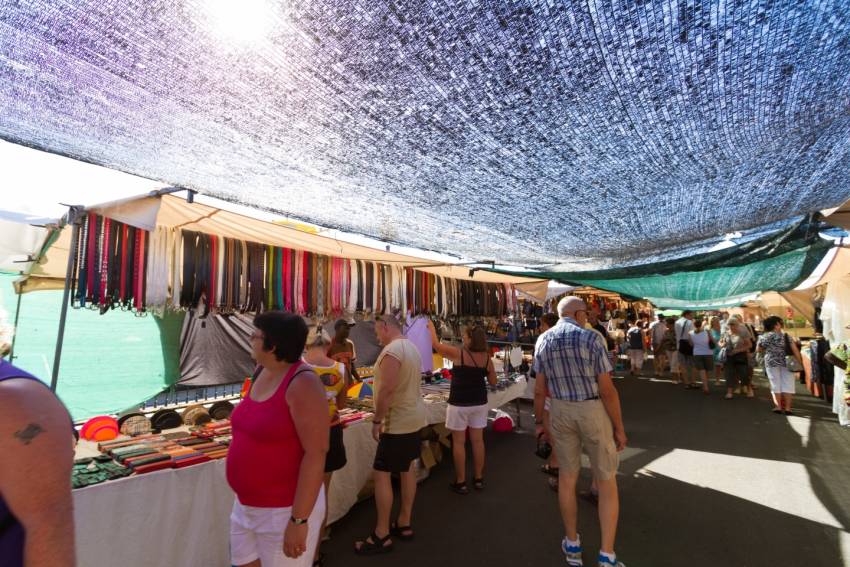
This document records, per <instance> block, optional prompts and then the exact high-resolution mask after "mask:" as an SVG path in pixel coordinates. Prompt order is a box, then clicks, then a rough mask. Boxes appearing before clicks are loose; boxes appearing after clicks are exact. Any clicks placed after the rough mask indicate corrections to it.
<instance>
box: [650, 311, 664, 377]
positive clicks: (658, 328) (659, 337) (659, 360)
mask: <svg viewBox="0 0 850 567" xmlns="http://www.w3.org/2000/svg"><path fill="white" fill-rule="evenodd" d="M657 317H658V319H657V320H656V321H653V322H652V324H651V325H650V326H649V344H650V348H651V349H652V367H653V371H654V372H655V375H656V376H661V375H662V374H664V367H665V366H666V365H667V364H666V363H667V361H666V358H667V352H666V351H665V350H664V348H663V343H664V333H666V332H667V324H666V323H665V322H664V315H662V314H661V312H659V313H658V314H657Z"/></svg>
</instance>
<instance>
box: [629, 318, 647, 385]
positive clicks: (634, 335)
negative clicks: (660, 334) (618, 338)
mask: <svg viewBox="0 0 850 567" xmlns="http://www.w3.org/2000/svg"><path fill="white" fill-rule="evenodd" d="M626 344H627V345H628V347H629V362H630V364H629V373H630V374H631V375H632V376H639V375H640V371H641V369H642V368H643V347H644V342H643V330H642V329H641V328H640V327H639V326H638V324H637V321H635V319H634V318H630V319H629V329H628V331H626Z"/></svg>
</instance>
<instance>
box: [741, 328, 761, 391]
mask: <svg viewBox="0 0 850 567" xmlns="http://www.w3.org/2000/svg"><path fill="white" fill-rule="evenodd" d="M743 328H744V329H746V331H747V333H748V334H749V335H750V352H748V353H747V375H748V376H749V379H750V389H751V390H753V391H755V389H756V383H755V380H754V379H753V374H754V372H755V369H756V346H757V345H758V336H759V335H758V332H757V331H756V327H755V324H754V321H753V316H752V315H749V314H748V315H747V321H746V323H744V324H743Z"/></svg>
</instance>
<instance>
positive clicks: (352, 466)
mask: <svg viewBox="0 0 850 567" xmlns="http://www.w3.org/2000/svg"><path fill="white" fill-rule="evenodd" d="M524 390H525V379H524V378H520V379H518V380H517V381H516V382H515V383H513V384H511V385H510V386H509V387H507V388H505V389H504V390H498V391H496V392H491V393H490V395H489V403H488V406H489V407H490V408H491V409H494V408H497V407H500V406H502V405H504V404H506V403H508V402H510V401H511V400H514V399H516V398H518V397H519V396H521V395H522V392H523V391H524ZM426 408H427V410H428V421H429V423H430V424H438V423H443V422H445V419H446V408H447V404H446V403H445V402H444V401H443V402H439V401H437V402H433V401H432V402H430V403H427V404H426ZM370 423H371V422H369V421H360V422H357V423H355V424H353V425H351V426H349V427H347V428H346V430H345V435H344V442H345V449H346V454H347V456H348V464H347V465H346V466H345V467H344V468H342V469H341V470H339V471H337V472H336V473H334V476H333V481H332V483H331V487H330V493H329V498H328V500H329V513H328V520H329V522H334V521H336V520H338V519H340V518H341V517H343V516H344V515H345V514H346V513H347V512H348V511H349V510H350V509H351V507H352V506H354V505H355V504H356V503H357V500H358V496H359V495H360V493H361V490H362V489H363V488H364V487H365V486H366V485H367V483H368V482H369V480H370V478H371V474H372V461H373V460H374V456H375V449H376V447H377V443H376V442H375V440H374V439H373V438H372V428H371V426H370ZM96 452H97V451H96V448H94V449H93V445H92V444H86V443H83V444H81V447H80V450H79V451H78V456H80V457H84V456H92V455H94V454H96ZM73 497H74V517H75V528H76V541H77V562H78V565H80V567H101V566H103V565H123V566H127V567H144V566H151V567H154V566H156V567H159V566H162V565H207V566H212V567H215V566H221V567H226V566H229V565H230V562H229V557H230V555H229V530H230V511H231V508H232V506H233V492H232V491H231V490H230V487H229V486H228V484H227V480H226V478H225V461H224V459H220V460H216V461H211V462H208V463H202V464H199V465H195V466H191V467H188V468H185V469H166V470H163V471H157V472H152V473H149V474H144V475H139V476H131V477H127V478H123V479H119V480H114V481H110V482H105V483H103V484H98V485H95V486H90V487H86V488H81V489H77V490H75V491H74V492H73Z"/></svg>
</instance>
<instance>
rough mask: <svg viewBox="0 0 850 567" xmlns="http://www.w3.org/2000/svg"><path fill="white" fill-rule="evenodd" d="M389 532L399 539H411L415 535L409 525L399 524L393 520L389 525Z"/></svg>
mask: <svg viewBox="0 0 850 567" xmlns="http://www.w3.org/2000/svg"><path fill="white" fill-rule="evenodd" d="M390 533H391V534H392V535H393V536H394V537H397V538H398V539H400V540H401V541H412V540H413V538H414V537H415V536H416V534H415V533H413V528H411V527H410V526H400V525H398V523H397V522H393V524H392V525H391V526H390Z"/></svg>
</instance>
